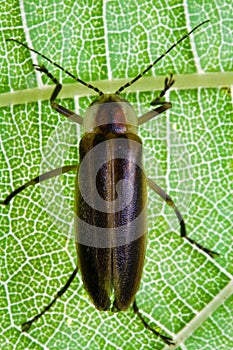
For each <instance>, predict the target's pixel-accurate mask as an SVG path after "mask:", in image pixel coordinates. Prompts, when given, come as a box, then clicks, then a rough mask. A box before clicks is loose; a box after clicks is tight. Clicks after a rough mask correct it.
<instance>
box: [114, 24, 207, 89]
mask: <svg viewBox="0 0 233 350" xmlns="http://www.w3.org/2000/svg"><path fill="white" fill-rule="evenodd" d="M207 22H210V20H209V19H208V20H206V21H204V22H202V23H200V24H198V25H197V26H196V27H194V28H193V29H192V30H191V31H190V32H189V33H187V34H185V35H184V36H183V37H182V38H181V39H180V40H178V41H177V42H176V43H175V44H173V45H172V46H171V47H170V48H169V49H168V50H167V51H166V52H164V54H162V55H161V56H160V57H159V58H157V59H156V60H155V61H154V62H153V63H151V64H150V65H149V66H148V67H147V68H146V69H145V70H144V71H143V72H142V73H140V74H139V75H137V76H136V77H135V78H134V79H132V80H130V81H129V82H128V83H126V84H125V85H123V86H121V87H120V88H119V89H118V90H117V91H116V92H115V94H120V93H121V92H122V91H123V90H125V89H126V88H127V87H129V86H131V85H132V84H133V83H135V81H137V80H139V79H140V78H141V77H142V76H143V75H144V74H146V73H147V72H148V71H149V70H150V69H151V68H152V67H153V66H154V65H155V64H156V63H158V62H159V61H160V60H161V59H162V58H163V57H164V56H166V55H167V54H168V53H169V52H170V51H171V50H172V49H174V47H176V45H178V44H179V43H181V41H183V40H184V39H186V38H187V37H188V36H189V35H190V34H191V33H193V32H194V31H195V30H197V29H198V28H199V27H201V26H202V25H203V24H205V23H207Z"/></svg>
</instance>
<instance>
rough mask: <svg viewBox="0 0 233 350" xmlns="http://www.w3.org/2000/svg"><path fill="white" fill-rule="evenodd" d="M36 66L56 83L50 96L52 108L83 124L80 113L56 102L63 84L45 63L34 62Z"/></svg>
mask: <svg viewBox="0 0 233 350" xmlns="http://www.w3.org/2000/svg"><path fill="white" fill-rule="evenodd" d="M34 66H35V68H36V70H38V71H39V72H42V73H45V74H46V75H47V77H48V78H50V79H51V80H52V81H53V82H54V84H55V85H56V86H55V89H54V90H53V93H52V96H51V97H50V104H51V106H52V108H53V109H55V111H57V112H58V113H60V114H62V115H64V116H65V117H66V118H68V119H70V120H73V121H74V122H75V123H78V124H80V125H82V123H83V118H82V117H81V116H80V115H78V114H76V113H74V112H72V111H70V110H69V109H67V108H65V107H63V106H62V105H59V104H58V103H56V102H55V99H56V98H57V96H58V94H59V92H60V91H61V89H62V84H60V83H59V81H58V80H57V79H56V78H55V77H54V76H53V75H52V74H51V73H50V72H49V71H48V69H47V68H46V67H45V66H44V65H36V64H34Z"/></svg>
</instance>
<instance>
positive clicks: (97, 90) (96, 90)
mask: <svg viewBox="0 0 233 350" xmlns="http://www.w3.org/2000/svg"><path fill="white" fill-rule="evenodd" d="M6 41H14V42H15V43H18V44H20V45H22V46H24V47H26V49H28V50H30V51H32V52H35V53H36V54H37V55H39V56H41V57H43V58H44V59H46V60H47V61H48V62H50V63H52V64H53V65H54V66H56V67H57V68H59V69H61V70H62V71H63V72H65V73H66V74H67V75H69V76H70V77H71V78H73V79H75V80H76V81H78V82H79V83H80V84H82V85H84V86H86V87H88V88H89V89H92V90H94V91H95V92H97V93H98V94H99V95H103V92H102V91H101V90H99V89H98V88H97V87H95V86H93V85H91V84H88V83H86V82H85V81H83V80H81V79H79V78H77V77H76V76H75V75H73V74H72V73H70V72H68V71H67V70H66V69H64V68H63V67H61V66H60V65H59V64H58V63H56V62H53V61H52V60H50V59H49V58H48V57H46V56H45V55H43V54H42V53H40V52H39V51H36V50H34V49H32V48H31V47H29V46H27V45H26V44H24V43H22V42H21V41H19V40H16V39H6Z"/></svg>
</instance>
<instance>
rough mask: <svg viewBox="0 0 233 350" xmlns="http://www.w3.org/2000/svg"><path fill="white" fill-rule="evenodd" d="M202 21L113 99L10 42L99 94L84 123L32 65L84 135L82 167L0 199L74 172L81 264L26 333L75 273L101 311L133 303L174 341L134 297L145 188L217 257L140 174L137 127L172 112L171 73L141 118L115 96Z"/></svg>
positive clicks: (141, 247) (70, 168)
mask: <svg viewBox="0 0 233 350" xmlns="http://www.w3.org/2000/svg"><path fill="white" fill-rule="evenodd" d="M206 22H208V21H204V22H203V23H201V24H199V25H197V26H196V27H195V28H194V29H193V30H192V31H190V32H189V33H187V34H186V35H185V36H183V37H182V38H181V39H180V40H179V41H178V42H176V43H175V44H174V45H172V46H171V47H170V48H169V49H168V50H167V51H166V52H165V53H164V54H163V55H162V56H160V57H159V58H158V59H156V60H155V61H154V62H153V63H152V64H150V65H149V66H148V67H147V68H146V69H145V70H144V71H143V72H142V73H141V74H139V75H138V76H137V77H135V78H134V79H133V80H131V81H129V82H128V83H127V84H125V85H123V86H121V87H120V88H119V89H118V90H117V91H116V92H115V93H114V94H104V93H103V92H102V91H100V90H99V89H98V88H97V87H95V86H93V85H91V84H87V83H86V82H84V81H82V80H81V79H79V78H76V77H75V76H73V75H72V74H71V73H69V72H67V71H66V70H64V69H63V68H62V67H60V66H59V65H57V64H56V63H54V62H52V61H51V60H50V59H48V58H47V57H45V56H44V55H43V54H41V53H39V52H37V51H36V50H34V49H31V48H29V47H28V46H27V45H25V44H23V43H21V42H20V41H18V40H15V39H8V41H14V42H16V43H18V44H20V45H22V46H24V47H26V48H27V49H29V50H31V51H33V52H35V53H37V54H38V55H40V56H42V57H43V58H44V59H45V60H47V61H49V62H51V63H52V64H54V65H55V66H57V67H58V68H60V69H62V70H63V71H64V72H65V73H67V74H68V75H69V76H71V77H73V78H74V79H76V80H77V81H78V82H79V83H81V84H83V85H85V86H87V87H88V88H90V89H92V90H94V91H95V92H97V93H98V94H99V96H98V97H97V98H96V99H95V100H94V101H93V102H92V103H91V105H90V106H89V107H88V109H87V111H86V114H85V116H84V118H82V117H81V116H79V115H77V114H75V113H74V112H72V111H70V110H68V109H66V108H65V107H63V106H62V105H60V104H57V103H56V102H55V99H56V98H57V96H58V94H59V92H60V90H61V88H62V85H61V84H60V83H59V82H58V80H57V79H56V78H55V77H54V76H53V75H52V74H51V73H50V72H49V71H48V70H47V68H46V67H45V66H44V65H41V66H39V65H36V66H35V67H36V69H37V70H38V71H40V72H42V73H44V74H46V75H47V76H48V77H49V78H50V79H51V80H52V81H53V82H54V84H55V89H54V91H53V93H52V96H51V98H50V102H51V106H52V108H53V109H55V110H56V111H57V112H59V113H60V114H62V115H63V116H65V117H67V118H68V119H71V120H74V121H75V122H76V123H78V124H83V126H84V135H83V137H82V139H81V141H80V145H79V158H80V164H79V166H77V165H70V166H67V165H66V166H61V167H60V168H57V169H54V170H51V171H48V172H47V173H45V174H42V175H40V176H38V177H36V178H34V179H32V180H31V181H29V182H27V183H25V184H24V185H22V186H21V187H19V188H17V189H16V190H14V191H13V192H12V193H10V194H9V195H8V196H7V198H6V199H5V200H3V201H1V202H0V203H1V204H4V205H7V204H8V203H9V202H10V201H11V200H12V199H13V198H14V197H15V196H16V195H17V194H19V193H20V192H21V191H23V190H24V189H25V188H27V187H29V186H33V185H35V184H38V183H40V182H42V181H45V180H47V179H50V178H52V177H55V176H58V175H60V174H63V173H67V172H69V171H76V172H77V176H76V185H75V188H76V194H75V239H76V250H77V256H78V264H77V266H76V268H75V269H74V271H73V273H72V274H71V276H70V277H69V279H68V281H67V282H66V284H65V285H64V286H63V288H62V289H61V290H60V291H59V292H58V293H57V295H56V296H55V297H54V299H53V300H52V301H51V302H50V304H49V305H47V306H46V307H45V308H44V309H43V310H42V311H41V312H40V313H39V314H37V315H36V316H35V317H33V318H32V319H31V320H29V321H27V322H25V323H23V325H22V330H23V331H28V330H29V328H30V327H31V325H32V324H33V323H34V322H35V321H36V320H37V319H38V318H40V317H41V316H42V315H43V314H44V313H45V312H46V311H48V310H49V309H50V308H51V306H52V305H53V304H54V303H55V302H56V300H57V299H58V298H59V297H61V296H62V295H63V294H64V293H65V291H66V290H67V289H68V287H69V285H70V284H71V282H72V281H73V279H74V278H75V276H76V274H77V272H78V270H79V269H80V271H81V275H82V280H83V284H84V287H85V289H86V290H87V292H88V294H89V296H90V299H91V300H92V302H93V304H94V305H95V307H96V308H97V309H98V310H102V311H106V310H109V309H111V310H113V311H125V310H127V309H128V308H129V307H130V306H131V305H132V306H133V310H134V312H135V314H136V315H137V316H138V317H139V319H140V320H141V321H142V323H143V324H144V326H145V327H146V328H147V329H148V330H150V331H151V332H153V333H154V334H155V335H157V336H159V337H160V338H161V339H162V340H163V341H164V342H165V343H167V344H173V340H172V338H170V337H168V336H165V335H163V334H161V333H160V332H158V331H156V330H155V329H153V328H152V327H151V326H150V325H149V324H148V323H147V321H146V320H145V318H144V316H143V315H142V313H141V312H140V310H139V308H138V306H137V303H136V299H135V295H136V293H137V291H138V288H139V285H140V281H141V277H142V271H143V263H144V257H145V252H146V235H147V186H149V187H150V188H151V189H152V190H154V191H155V192H156V193H157V194H158V195H159V196H160V197H161V198H162V199H163V200H164V201H166V203H167V204H168V205H169V206H171V207H172V208H173V209H174V211H175V213H176V216H177V218H178V220H179V223H180V230H181V236H182V237H184V238H185V239H187V240H188V241H189V242H190V243H192V244H194V245H196V246H197V247H198V248H199V249H201V250H203V251H204V252H206V253H207V254H209V255H210V256H211V257H213V256H214V255H215V254H217V253H215V252H213V251H211V250H209V249H207V248H204V247H203V246H201V245H200V244H198V243H197V242H195V241H194V240H193V239H191V238H189V237H187V235H186V229H185V223H184V220H183V217H182V215H181V213H180V211H179V209H178V208H177V207H176V205H175V204H174V202H173V200H172V199H171V198H170V196H169V195H167V194H166V193H165V192H164V191H163V190H162V189H161V188H160V187H159V186H158V185H157V184H155V183H154V182H153V181H152V180H151V179H148V178H147V177H146V175H145V172H144V169H143V160H142V143H141V140H140V138H139V136H138V135H137V126H138V125H141V124H143V123H145V122H146V121H148V120H150V119H153V118H154V117H155V116H156V115H158V114H160V113H162V112H164V111H166V110H167V109H169V108H170V107H171V103H170V102H163V101H161V99H162V97H163V96H164V95H165V93H166V91H167V90H168V89H169V88H170V87H171V86H172V85H173V84H174V79H173V77H172V75H170V77H169V78H166V79H165V85H164V89H163V90H162V92H161V93H160V95H159V96H158V97H157V98H156V99H155V100H153V101H152V103H151V105H153V106H159V107H155V108H154V109H152V110H151V111H149V112H148V113H146V114H145V115H143V116H141V117H139V118H137V116H136V113H135V112H134V109H133V107H132V106H131V105H130V103H129V102H128V101H127V100H125V99H123V98H122V97H121V96H120V93H121V92H122V91H123V90H124V89H126V88H127V87H129V86H130V85H132V84H133V83H134V82H136V81H137V80H138V79H140V78H141V77H142V76H143V75H144V74H145V73H146V72H147V71H149V70H150V69H151V68H152V67H153V66H154V65H155V64H156V63H157V62H158V61H160V60H161V59H162V58H163V57H164V56H165V55H166V54H168V53H169V52H170V51H171V50H172V49H173V48H174V47H175V46H176V45H177V44H179V43H180V42H181V41H183V40H184V39H185V38H187V37H188V36H189V35H190V34H191V33H192V32H194V31H195V30H196V29H197V28H199V27H200V26H201V25H203V24H204V23H206ZM112 292H113V293H114V301H113V303H111V300H110V296H111V294H112Z"/></svg>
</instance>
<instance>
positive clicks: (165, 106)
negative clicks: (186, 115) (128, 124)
mask: <svg viewBox="0 0 233 350" xmlns="http://www.w3.org/2000/svg"><path fill="white" fill-rule="evenodd" d="M174 82H175V80H174V79H173V75H172V74H170V77H169V78H168V77H166V78H165V81H164V89H163V90H162V91H161V93H160V94H159V96H158V97H157V98H156V99H154V100H153V101H152V102H151V105H152V106H156V105H160V107H157V108H155V109H152V111H149V112H147V113H146V114H144V115H142V116H141V117H139V118H138V125H141V124H143V123H145V122H147V121H148V120H150V119H153V118H154V117H156V116H157V115H159V114H161V113H163V112H165V111H166V110H167V109H169V108H171V107H172V104H171V102H166V101H161V98H162V97H163V96H164V95H165V94H166V92H167V91H168V90H169V89H170V87H171V86H172V85H173V84H174Z"/></svg>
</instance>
